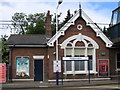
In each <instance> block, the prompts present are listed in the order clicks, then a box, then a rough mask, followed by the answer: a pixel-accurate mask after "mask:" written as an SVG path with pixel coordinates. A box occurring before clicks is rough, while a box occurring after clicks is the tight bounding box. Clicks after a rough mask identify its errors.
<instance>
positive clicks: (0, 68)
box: [0, 63, 6, 82]
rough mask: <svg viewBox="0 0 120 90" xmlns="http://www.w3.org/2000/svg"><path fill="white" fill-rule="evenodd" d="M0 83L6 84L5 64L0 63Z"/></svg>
mask: <svg viewBox="0 0 120 90" xmlns="http://www.w3.org/2000/svg"><path fill="white" fill-rule="evenodd" d="M0 82H6V64H5V63H0Z"/></svg>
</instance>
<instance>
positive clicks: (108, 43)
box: [47, 10, 113, 47]
mask: <svg viewBox="0 0 120 90" xmlns="http://www.w3.org/2000/svg"><path fill="white" fill-rule="evenodd" d="M79 12H80V11H79V10H78V11H77V12H76V14H74V15H73V17H72V18H71V19H70V20H69V21H68V22H67V23H66V24H65V25H64V26H63V27H62V28H61V29H60V30H59V31H58V32H57V33H56V34H55V35H54V36H53V37H52V38H51V39H50V40H49V41H48V43H47V44H48V46H51V47H53V46H54V42H55V41H56V40H57V39H58V38H59V37H60V36H62V35H65V31H66V30H67V29H68V28H69V27H70V26H71V25H74V24H75V20H77V18H79V17H80V15H79ZM81 17H82V18H83V19H84V20H85V22H86V24H87V25H89V26H90V27H91V28H92V29H93V30H94V32H95V33H96V37H100V38H101V39H102V40H103V41H104V42H105V44H106V47H111V46H112V45H113V43H112V42H111V41H110V40H109V39H108V37H107V36H106V35H105V34H104V33H103V32H102V31H101V30H100V28H99V27H98V26H97V25H96V24H94V22H93V21H92V20H91V19H90V18H89V17H88V16H87V14H86V13H85V12H84V11H83V10H81ZM90 23H92V24H90Z"/></svg>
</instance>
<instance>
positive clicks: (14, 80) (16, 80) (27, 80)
mask: <svg viewBox="0 0 120 90" xmlns="http://www.w3.org/2000/svg"><path fill="white" fill-rule="evenodd" d="M12 81H34V79H12Z"/></svg>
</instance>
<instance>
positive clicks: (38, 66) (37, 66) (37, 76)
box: [34, 60, 43, 81]
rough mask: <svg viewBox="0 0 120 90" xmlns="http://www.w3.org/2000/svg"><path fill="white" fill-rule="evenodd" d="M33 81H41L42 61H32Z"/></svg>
mask: <svg viewBox="0 0 120 90" xmlns="http://www.w3.org/2000/svg"><path fill="white" fill-rule="evenodd" d="M34 81H43V60H34Z"/></svg>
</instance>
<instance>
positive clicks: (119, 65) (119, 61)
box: [117, 53, 120, 68]
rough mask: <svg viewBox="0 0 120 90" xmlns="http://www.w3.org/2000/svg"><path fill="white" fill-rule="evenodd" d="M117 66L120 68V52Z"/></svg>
mask: <svg viewBox="0 0 120 90" xmlns="http://www.w3.org/2000/svg"><path fill="white" fill-rule="evenodd" d="M117 68H120V53H117Z"/></svg>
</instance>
